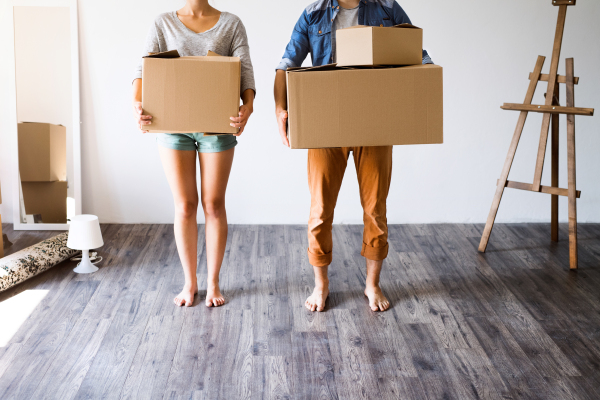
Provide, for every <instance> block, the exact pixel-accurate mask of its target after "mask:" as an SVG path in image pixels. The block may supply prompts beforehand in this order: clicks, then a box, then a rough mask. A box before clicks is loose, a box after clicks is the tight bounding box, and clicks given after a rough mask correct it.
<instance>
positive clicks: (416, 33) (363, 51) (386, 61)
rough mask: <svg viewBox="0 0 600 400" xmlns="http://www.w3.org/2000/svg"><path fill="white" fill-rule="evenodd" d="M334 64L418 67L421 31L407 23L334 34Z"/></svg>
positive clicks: (421, 42)
mask: <svg viewBox="0 0 600 400" xmlns="http://www.w3.org/2000/svg"><path fill="white" fill-rule="evenodd" d="M336 54H337V65H338V66H339V67H342V66H353V65H356V66H358V65H419V64H421V63H422V62H423V30H422V29H421V28H418V27H416V26H413V25H410V24H402V25H396V26H393V27H379V26H354V27H350V28H346V29H340V30H339V31H337V33H336Z"/></svg>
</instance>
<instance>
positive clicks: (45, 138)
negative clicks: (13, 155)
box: [18, 122, 67, 182]
mask: <svg viewBox="0 0 600 400" xmlns="http://www.w3.org/2000/svg"><path fill="white" fill-rule="evenodd" d="M18 132H19V172H20V174H21V181H23V182H53V181H65V180H66V179H67V129H66V128H65V127H64V126H62V125H53V124H46V123H36V122H21V123H19V124H18Z"/></svg>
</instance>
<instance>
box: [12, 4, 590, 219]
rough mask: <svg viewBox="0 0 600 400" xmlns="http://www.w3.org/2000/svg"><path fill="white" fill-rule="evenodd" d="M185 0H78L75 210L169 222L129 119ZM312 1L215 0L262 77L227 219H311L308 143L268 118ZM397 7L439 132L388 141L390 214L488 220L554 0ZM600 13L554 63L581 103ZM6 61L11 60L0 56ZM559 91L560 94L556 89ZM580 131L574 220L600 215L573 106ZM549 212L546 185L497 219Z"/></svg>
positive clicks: (522, 158) (514, 197)
mask: <svg viewBox="0 0 600 400" xmlns="http://www.w3.org/2000/svg"><path fill="white" fill-rule="evenodd" d="M183 3H184V1H183V0H178V1H175V0H162V1H158V0H147V1H145V2H133V1H129V2H123V1H115V0H104V1H101V2H93V1H80V2H79V7H80V12H79V14H80V15H79V23H80V50H81V54H80V57H81V98H82V121H83V125H82V140H83V163H82V164H83V177H84V182H83V198H84V204H83V209H84V212H86V213H93V214H97V215H99V216H100V220H101V221H102V222H123V223H138V222H144V223H148V222H163V223H166V222H171V220H172V217H173V205H172V200H171V196H170V192H169V188H168V186H167V183H166V180H165V177H164V174H163V172H162V167H161V165H160V162H159V160H158V154H157V149H156V144H155V142H154V137H153V135H142V134H140V133H138V132H137V130H136V127H135V125H134V123H133V120H132V116H131V80H132V74H133V69H134V67H135V65H136V63H137V62H138V59H139V58H138V57H139V56H140V51H141V49H142V45H143V42H144V37H145V35H146V32H147V29H148V27H149V25H150V23H151V21H152V20H153V18H154V17H155V16H156V15H157V14H159V13H161V12H164V11H168V10H173V9H176V8H179V7H181V6H182V5H183ZM309 3H310V1H309V0H303V1H281V0H277V1H275V0H266V1H265V0H262V1H248V0H213V4H214V5H215V6H216V7H217V8H220V9H222V10H226V11H231V12H233V13H235V14H237V15H238V16H240V17H241V18H242V20H243V21H244V23H245V25H246V28H247V31H248V35H249V39H250V45H251V51H252V58H253V62H254V67H255V73H256V81H257V85H258V98H257V101H256V105H255V113H254V115H253V116H252V118H251V120H250V124H249V126H248V128H247V130H246V132H245V133H244V135H243V136H242V137H241V139H240V145H239V146H238V147H237V149H236V159H235V162H234V168H233V172H232V176H231V179H230V184H229V189H228V198H227V207H228V215H229V220H230V222H231V223H261V224H273V223H275V224H283V223H285V224H289V223H299V224H304V223H306V220H307V217H308V208H309V193H308V188H307V182H306V151H303V150H288V149H286V148H284V147H283V146H282V145H281V143H280V139H279V137H278V134H277V130H276V124H275V120H274V117H273V116H274V111H273V110H274V103H273V100H272V83H273V76H274V68H275V66H276V65H277V63H278V62H279V59H280V58H281V55H282V54H283V49H284V47H285V45H286V43H287V41H288V40H289V36H290V33H291V31H292V28H293V26H294V24H295V22H296V20H297V19H298V17H299V16H300V13H301V12H302V10H303V8H304V7H305V6H306V5H307V4H309ZM401 5H402V6H403V7H404V9H405V10H406V12H407V13H408V14H409V16H410V17H411V19H412V21H413V23H414V24H415V25H419V26H421V27H423V28H424V29H425V47H426V48H427V49H428V50H429V51H430V53H431V55H432V57H433V59H434V61H435V62H436V63H438V64H440V65H442V66H444V67H445V72H444V75H445V87H444V89H445V94H444V97H445V143H444V144H443V145H435V146H411V147H396V148H395V149H394V153H395V154H394V173H393V183H392V189H391V193H390V197H389V200H388V208H389V212H388V219H389V221H390V222H391V223H430V222H483V221H485V219H486V217H487V214H488V211H489V207H490V204H491V201H492V197H493V194H494V189H495V182H496V179H497V178H498V177H499V175H500V170H501V168H502V164H503V162H504V158H505V156H506V152H507V149H508V145H509V142H510V140H511V137H512V134H513V131H514V128H515V125H516V121H517V118H518V113H515V112H508V111H502V110H500V108H499V107H500V105H501V104H502V103H504V102H514V103H518V102H522V101H523V98H524V96H525V91H526V90H527V85H528V80H527V77H528V74H529V72H531V71H532V69H533V66H534V64H535V61H536V58H537V56H538V55H539V54H541V55H545V56H547V64H546V67H545V71H547V70H548V68H549V62H550V56H551V51H552V42H553V36H554V31H555V25H556V16H557V11H558V9H557V8H556V7H553V6H552V5H551V1H550V0H529V1H526V2H524V1H522V0H504V1H493V2H491V1H481V0H461V1H458V2H449V1H447V0H430V1H426V2H425V1H422V0H401ZM259 7H260V8H259ZM1 18H3V19H4V18H6V16H4V15H3V16H2V17H1ZM599 20H600V2H596V1H581V2H580V3H579V5H577V6H575V7H570V8H569V13H568V16H567V25H566V31H565V40H564V46H563V49H564V51H563V54H562V56H561V65H560V71H561V73H563V74H564V58H565V57H575V72H576V75H577V76H580V77H581V82H580V85H579V86H577V87H576V105H578V106H580V107H594V108H596V109H600V100H599V99H600V96H598V93H599V92H600V78H599V77H598V72H597V71H598V66H599V65H600V48H599V47H598V44H597V40H598V38H599V37H600V24H598V21H599ZM0 22H3V21H0ZM0 26H6V24H0ZM0 29H3V28H0ZM1 36H2V35H0V37H1ZM2 46H5V44H4V43H2ZM0 50H2V49H1V48H0ZM0 54H1V53H0ZM0 62H4V61H0ZM2 71H6V66H5V65H4V64H2ZM1 85H5V82H4V80H3V82H0V93H4V92H5V90H4V89H5V86H1ZM563 89H564V86H563ZM544 92H545V84H541V85H540V86H539V90H538V93H537V95H536V98H535V99H534V102H542V101H543V98H542V96H543V94H544ZM562 95H563V100H562V102H563V103H564V90H563V92H562ZM0 101H2V102H5V99H4V98H2V99H0ZM3 104H4V103H0V112H4V109H5V107H2V105H3ZM4 119H5V115H4V114H3V115H2V118H0V135H5V132H6V125H5V122H4V121H3V120H4ZM561 123H562V129H563V132H562V133H561V146H562V149H561V162H562V164H561V185H562V186H563V187H566V152H565V148H566V141H565V137H566V133H565V132H564V129H565V128H564V126H565V124H566V123H565V119H564V118H563V119H562V120H561ZM540 127H541V115H531V116H530V117H529V119H528V123H527V126H526V130H525V132H524V135H523V139H522V141H521V145H520V148H519V151H518V153H517V159H516V161H515V163H514V168H513V172H512V174H511V179H513V180H518V181H523V182H531V180H532V179H533V169H534V162H535V161H534V159H535V154H536V151H537V143H538V140H539V131H540ZM577 132H578V136H577V158H578V171H579V175H578V179H577V180H578V189H580V190H582V191H583V195H582V198H581V200H580V201H579V220H580V221H581V222H600V180H599V179H598V171H600V157H598V156H597V154H598V150H599V149H600V116H596V117H577ZM4 141H5V137H4V136H0V157H1V159H2V160H5V159H6V146H3V145H2V143H3V142H4ZM548 159H549V157H548ZM0 166H1V175H0V178H1V179H2V181H3V182H5V181H6V179H8V178H9V174H8V173H7V170H6V169H7V165H6V163H5V162H4V161H0ZM546 171H547V172H548V174H546V175H545V177H544V181H543V183H545V184H549V179H550V178H549V171H550V170H549V165H548V164H547V166H546ZM355 177H356V173H355V172H354V167H353V165H352V163H350V164H349V167H348V171H347V176H346V180H345V182H344V185H343V187H342V191H341V193H340V198H339V201H338V206H337V209H336V222H338V223H360V222H361V221H362V211H361V208H360V203H359V199H358V187H357V184H356V179H355ZM3 189H4V196H3V197H4V199H5V204H4V205H3V208H2V211H3V216H5V218H6V219H9V218H10V215H11V214H10V213H9V209H8V208H9V207H10V204H6V203H7V202H6V200H7V199H9V197H10V196H9V193H8V190H9V187H8V186H7V185H5V184H4V185H3ZM560 212H561V219H562V220H563V221H565V220H566V214H567V208H566V199H561V209H560ZM549 215H550V197H549V196H548V195H542V194H536V193H528V192H520V191H516V190H511V189H509V190H507V191H506V192H505V196H504V199H503V202H502V205H501V208H500V212H499V215H498V221H500V222H509V221H510V222H515V221H523V222H525V221H535V222H541V221H548V220H549Z"/></svg>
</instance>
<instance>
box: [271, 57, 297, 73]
mask: <svg viewBox="0 0 600 400" xmlns="http://www.w3.org/2000/svg"><path fill="white" fill-rule="evenodd" d="M292 67H295V65H294V62H293V61H292V60H290V59H289V58H283V59H282V60H281V62H280V63H279V65H278V66H277V68H275V69H281V70H283V71H287V69H288V68H292Z"/></svg>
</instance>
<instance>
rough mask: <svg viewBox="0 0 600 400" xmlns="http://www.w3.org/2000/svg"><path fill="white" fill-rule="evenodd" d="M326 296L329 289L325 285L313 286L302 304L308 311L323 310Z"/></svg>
mask: <svg viewBox="0 0 600 400" xmlns="http://www.w3.org/2000/svg"><path fill="white" fill-rule="evenodd" d="M327 296H329V289H328V288H327V287H324V288H318V287H315V290H314V291H313V293H312V294H311V295H310V296H309V297H308V299H306V302H305V303H304V306H305V307H306V308H308V309H309V310H310V311H318V312H321V311H325V301H326V300H327Z"/></svg>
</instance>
